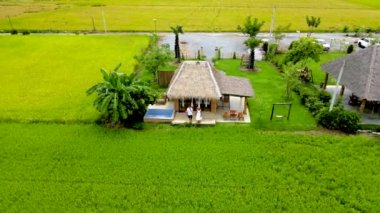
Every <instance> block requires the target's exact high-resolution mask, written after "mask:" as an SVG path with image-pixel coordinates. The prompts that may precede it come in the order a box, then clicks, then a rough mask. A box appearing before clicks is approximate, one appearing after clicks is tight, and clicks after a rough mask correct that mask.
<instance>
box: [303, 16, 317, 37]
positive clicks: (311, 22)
mask: <svg viewBox="0 0 380 213" xmlns="http://www.w3.org/2000/svg"><path fill="white" fill-rule="evenodd" d="M306 23H307V26H308V27H309V33H308V34H307V36H308V37H310V36H311V33H313V32H314V29H315V28H317V27H318V26H319V24H320V23H321V17H314V16H310V18H309V16H306Z"/></svg>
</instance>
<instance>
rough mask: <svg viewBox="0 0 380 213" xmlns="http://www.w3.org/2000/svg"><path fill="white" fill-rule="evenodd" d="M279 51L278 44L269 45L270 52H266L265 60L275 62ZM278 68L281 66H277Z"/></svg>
mask: <svg viewBox="0 0 380 213" xmlns="http://www.w3.org/2000/svg"><path fill="white" fill-rule="evenodd" d="M277 49H278V45H277V44H269V46H268V51H267V52H266V55H265V60H268V61H273V58H274V56H275V55H276V53H277ZM276 66H279V65H276Z"/></svg>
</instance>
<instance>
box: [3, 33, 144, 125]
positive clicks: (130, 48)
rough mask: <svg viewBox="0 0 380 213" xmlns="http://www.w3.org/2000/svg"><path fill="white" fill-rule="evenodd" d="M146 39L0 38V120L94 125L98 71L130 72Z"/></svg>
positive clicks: (106, 37) (103, 37) (99, 77)
mask: <svg viewBox="0 0 380 213" xmlns="http://www.w3.org/2000/svg"><path fill="white" fill-rule="evenodd" d="M148 42H149V39H148V37H146V36H125V35H124V36H88V35H86V36H67V35H65V36H35V35H33V36H1V37H0V44H1V45H0V75H1V78H0V85H1V91H2V95H0V120H9V119H11V120H18V121H33V120H37V121H41V120H42V121H58V122H70V121H93V120H94V119H95V118H96V116H97V112H96V111H95V109H94V107H93V106H92V100H93V97H92V98H91V97H87V96H86V93H85V92H86V90H87V89H88V88H89V87H90V86H92V85H93V84H95V83H96V82H98V81H100V79H101V73H100V72H99V70H100V68H102V67H104V68H107V69H113V68H114V67H115V66H116V65H117V64H119V63H122V64H123V65H122V67H121V71H124V72H131V71H133V69H134V66H135V60H134V59H133V57H134V55H135V54H139V53H140V52H141V51H142V49H143V48H145V47H146V46H147V45H148Z"/></svg>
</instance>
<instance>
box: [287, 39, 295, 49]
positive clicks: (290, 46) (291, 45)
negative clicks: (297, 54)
mask: <svg viewBox="0 0 380 213" xmlns="http://www.w3.org/2000/svg"><path fill="white" fill-rule="evenodd" d="M293 44H294V41H292V43H290V45H289V47H288V50H291V49H292V48H293Z"/></svg>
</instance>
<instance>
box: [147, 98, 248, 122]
mask: <svg viewBox="0 0 380 213" xmlns="http://www.w3.org/2000/svg"><path fill="white" fill-rule="evenodd" d="M148 108H149V109H174V103H173V102H171V101H167V102H166V103H165V104H162V105H160V104H154V105H149V106H148ZM229 110H230V108H229V107H218V108H217V111H216V113H212V112H202V121H201V122H199V123H197V121H196V120H195V114H196V113H195V112H194V115H193V120H192V124H193V125H215V124H216V123H241V124H244V123H245V124H247V123H251V118H250V116H249V110H248V109H247V114H245V115H244V119H243V120H239V119H236V118H235V119H226V118H224V117H223V114H224V112H227V111H229ZM149 122H152V121H150V120H149ZM155 122H160V121H155ZM161 122H165V121H161ZM166 122H168V121H166ZM169 122H170V121H169ZM189 123H190V122H189V119H188V117H187V115H186V113H185V112H176V113H175V115H174V119H173V120H172V121H171V124H173V125H182V124H189Z"/></svg>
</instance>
